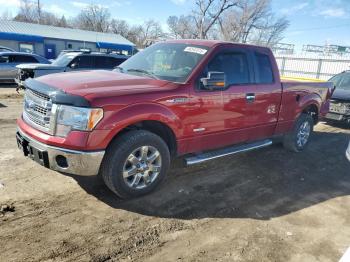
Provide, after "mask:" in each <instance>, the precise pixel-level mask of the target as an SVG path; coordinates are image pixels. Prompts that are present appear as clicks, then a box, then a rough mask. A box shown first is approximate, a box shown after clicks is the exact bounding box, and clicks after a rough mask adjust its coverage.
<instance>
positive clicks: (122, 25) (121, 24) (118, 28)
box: [110, 19, 130, 37]
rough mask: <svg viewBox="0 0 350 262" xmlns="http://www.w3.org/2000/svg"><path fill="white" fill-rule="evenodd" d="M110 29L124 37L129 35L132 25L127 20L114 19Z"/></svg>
mask: <svg viewBox="0 0 350 262" xmlns="http://www.w3.org/2000/svg"><path fill="white" fill-rule="evenodd" d="M110 31H111V32H112V33H114V34H119V35H121V36H123V37H128V36H129V32H130V26H129V24H128V23H127V22H126V21H125V20H119V19H112V20H111V22H110Z"/></svg>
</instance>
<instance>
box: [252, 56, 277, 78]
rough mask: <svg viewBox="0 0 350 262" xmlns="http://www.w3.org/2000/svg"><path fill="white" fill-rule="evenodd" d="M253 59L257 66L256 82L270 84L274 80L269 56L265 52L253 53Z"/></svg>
mask: <svg viewBox="0 0 350 262" xmlns="http://www.w3.org/2000/svg"><path fill="white" fill-rule="evenodd" d="M255 61H256V66H257V70H256V71H257V72H256V80H257V83H258V84H272V83H273V82H274V78H273V70H272V66H271V62H270V57H269V56H268V55H266V54H262V53H258V52H256V53H255Z"/></svg>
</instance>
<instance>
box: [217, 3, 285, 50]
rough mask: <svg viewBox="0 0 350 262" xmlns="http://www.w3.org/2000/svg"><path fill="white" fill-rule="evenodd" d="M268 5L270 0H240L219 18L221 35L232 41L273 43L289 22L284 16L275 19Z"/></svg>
mask: <svg viewBox="0 0 350 262" xmlns="http://www.w3.org/2000/svg"><path fill="white" fill-rule="evenodd" d="M270 6H271V0H252V1H251V0H241V1H240V3H239V5H237V6H236V7H235V8H234V9H233V10H230V11H229V12H227V13H226V14H225V15H224V16H222V17H220V18H219V28H220V31H221V37H222V38H223V39H225V40H229V41H234V42H242V43H247V42H253V43H256V44H264V45H271V44H275V43H276V41H279V40H281V37H282V35H283V32H284V31H285V30H286V28H287V27H288V25H289V22H288V20H286V19H285V18H279V19H275V18H274V15H273V13H272V12H271V9H270Z"/></svg>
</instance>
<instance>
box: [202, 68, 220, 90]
mask: <svg viewBox="0 0 350 262" xmlns="http://www.w3.org/2000/svg"><path fill="white" fill-rule="evenodd" d="M200 81H201V83H202V84H203V86H204V87H205V89H208V90H215V89H222V88H224V87H225V86H226V76H225V73H224V72H213V71H212V72H208V75H207V77H204V78H201V80H200Z"/></svg>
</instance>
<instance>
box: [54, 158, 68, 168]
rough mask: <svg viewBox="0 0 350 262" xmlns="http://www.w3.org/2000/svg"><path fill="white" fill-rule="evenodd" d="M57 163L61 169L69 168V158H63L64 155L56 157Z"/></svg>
mask: <svg viewBox="0 0 350 262" xmlns="http://www.w3.org/2000/svg"><path fill="white" fill-rule="evenodd" d="M56 163H57V165H58V166H59V167H61V168H67V167H68V162H67V158H66V157H64V156H62V155H58V156H56Z"/></svg>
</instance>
